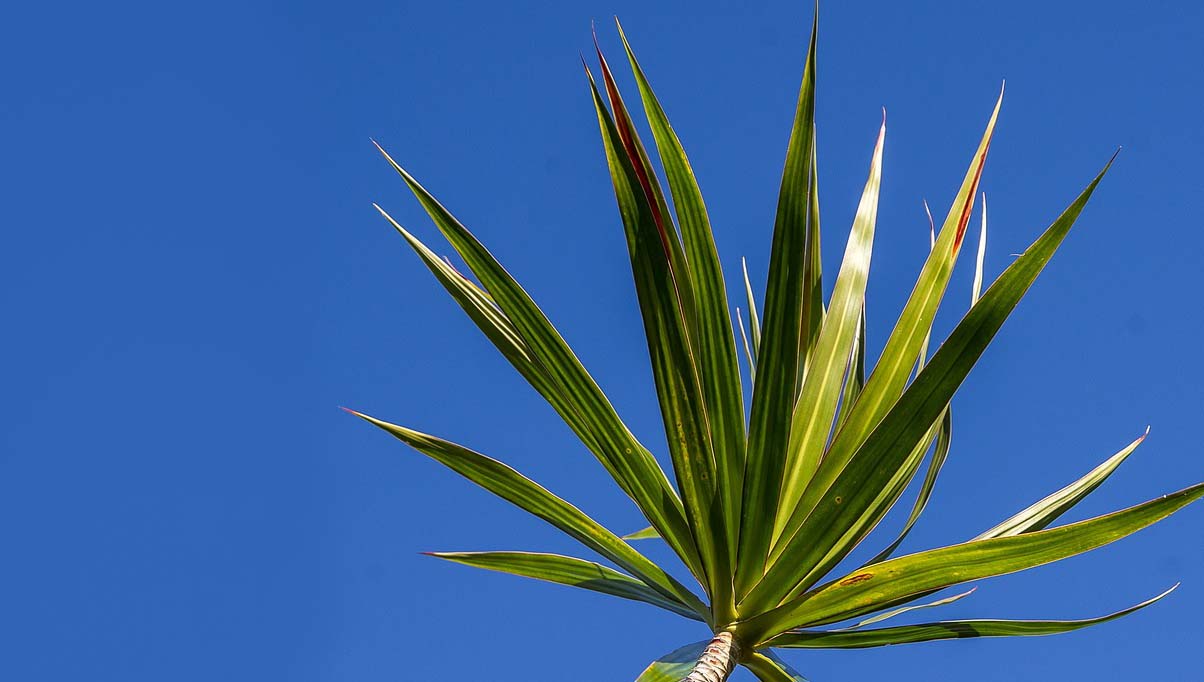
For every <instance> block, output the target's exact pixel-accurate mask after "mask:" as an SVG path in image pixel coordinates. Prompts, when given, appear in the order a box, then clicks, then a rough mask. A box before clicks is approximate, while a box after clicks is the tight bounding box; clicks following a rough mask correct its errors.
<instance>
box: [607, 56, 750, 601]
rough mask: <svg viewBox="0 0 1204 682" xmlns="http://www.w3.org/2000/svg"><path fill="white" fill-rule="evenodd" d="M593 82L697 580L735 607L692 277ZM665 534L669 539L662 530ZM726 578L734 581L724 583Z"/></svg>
mask: <svg viewBox="0 0 1204 682" xmlns="http://www.w3.org/2000/svg"><path fill="white" fill-rule="evenodd" d="M604 66H605V63H604ZM603 73H604V74H608V73H609V71H607V70H604V71H603ZM587 74H588V70H587ZM589 81H590V86H591V90H592V93H593V99H594V108H595V110H596V113H597V115H598V125H599V127H600V128H601V132H602V140H603V146H604V148H605V151H606V160H607V165H608V167H609V169H610V177H611V180H612V183H613V185H614V190H615V198H616V200H617V202H618V205H619V213H620V216H621V217H622V220H623V226H624V232H625V234H626V237H627V245H628V251H629V254H630V256H631V271H632V276H633V277H634V279H635V288H636V295H637V297H638V298H639V302H640V312H641V314H642V315H643V318H644V332H645V336H646V337H647V341H648V354H649V357H650V358H651V361H652V376H653V379H654V383H655V384H656V390H657V397H658V398H659V400H660V407H661V418H662V421H663V423H664V426H665V434H666V438H667V440H668V444H669V455H670V457H671V458H672V460H673V471H674V473H675V474H676V477H677V485H678V489H679V490H680V491H681V494H682V497H683V501H684V502H685V511H686V519H687V522H688V524H689V528H690V531H691V534H692V537H693V539H694V542H695V544H696V546H697V548H698V552H699V557H700V559H701V563H700V565H698V566H697V567H696V572H695V575H697V576H698V577H699V578H700V579H701V581H702V583H703V585H704V586H706V587H707V594H708V595H710V596H711V599H712V603H714V604H715V605H716V606H719V607H723V606H724V605H727V604H730V603H731V601H732V599H731V596H730V593H731V587H730V586H731V579H730V574H731V569H730V561H729V559H728V557H729V556H730V555H728V554H727V547H728V546H727V543H726V542H725V541H724V537H725V536H724V535H723V533H722V529H723V517H722V515H721V514H719V513H717V511H718V510H716V509H715V508H713V502H714V500H715V498H716V494H717V492H718V491H717V488H716V484H715V470H716V465H715V458H714V454H713V452H712V448H711V440H710V430H709V428H708V426H707V424H708V421H707V414H706V405H705V403H704V399H703V395H702V387H701V383H700V378H699V374H698V365H697V364H696V357H695V355H694V353H693V350H692V349H693V346H692V343H691V341H690V329H691V324H690V322H689V321H688V319H687V316H686V314H685V313H684V310H685V309H686V308H687V307H688V306H687V305H686V304H684V303H683V302H682V300H681V299H680V298H679V293H680V292H681V291H682V290H684V289H686V288H688V287H689V286H690V285H689V277H688V274H683V273H681V272H680V271H677V272H675V270H674V267H673V263H672V262H671V258H669V257H668V256H667V254H669V253H670V252H671V249H669V248H667V247H666V246H665V240H664V227H663V226H662V225H661V224H660V222H658V220H657V218H656V215H657V210H656V207H655V205H654V204H653V203H652V202H651V201H650V200H649V197H650V195H651V192H650V191H648V190H646V189H644V190H642V189H640V188H641V185H642V184H643V183H646V182H649V180H648V179H647V177H646V176H644V175H641V174H640V173H638V172H637V171H638V169H639V168H640V164H641V163H642V161H641V159H640V158H638V157H633V156H632V155H633V154H635V153H636V152H635V151H632V150H633V149H638V148H636V147H634V144H635V143H634V142H633V141H632V140H633V139H634V138H633V135H634V128H632V129H630V130H628V132H627V133H626V134H624V133H623V132H622V128H620V127H618V125H617V124H616V122H615V121H614V120H612V119H611V117H610V114H609V112H608V111H607V110H606V105H605V104H604V103H603V101H602V96H601V94H600V93H599V92H598V88H597V87H596V85H595V84H594V80H593V78H592V76H591V77H590V79H589ZM607 88H608V90H611V91H612V93H611V102H612V105H613V106H614V107H615V115H616V116H620V117H621V118H622V119H623V120H624V121H629V118H628V117H627V115H626V112H625V110H624V109H623V108H622V106H621V104H622V100H621V99H619V97H618V93H617V89H615V88H614V86H613V82H612V81H610V79H609V78H608V80H607ZM627 125H628V126H630V123H628V124H627ZM669 227H671V225H670V226H669ZM674 238H676V237H674ZM654 525H655V524H654ZM657 530H658V531H659V530H661V529H660V528H658V529H657ZM661 535H662V536H664V532H663V531H662V532H661ZM725 575H726V576H728V577H727V578H724V577H723V576H725Z"/></svg>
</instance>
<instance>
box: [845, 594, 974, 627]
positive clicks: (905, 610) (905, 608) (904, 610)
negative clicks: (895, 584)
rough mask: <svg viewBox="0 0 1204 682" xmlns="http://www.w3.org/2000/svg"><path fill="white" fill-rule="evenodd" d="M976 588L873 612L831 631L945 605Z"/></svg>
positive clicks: (966, 595) (862, 625) (869, 623)
mask: <svg viewBox="0 0 1204 682" xmlns="http://www.w3.org/2000/svg"><path fill="white" fill-rule="evenodd" d="M977 589H978V588H977V587H971V588H970V589H968V590H966V591H965V592H962V593H961V594H955V595H953V596H951V597H945V598H944V599H938V600H936V601H930V602H927V603H924V604H914V605H912V606H901V607H899V608H897V609H891V610H889V611H883V612H881V613H877V614H874V615H873V616H870V617H869V618H866V619H865V620H862V621H858V622H857V623H856V624H855V625H850V626H849V627H847V628H840V629H839V630H833V632H846V631H849V630H859V629H861V628H863V627H865V626H867V625H873V624H874V623H881V622H882V621H884V620H889V619H891V618H895V617H897V616H902V615H903V614H905V613H911V612H912V611H919V610H921V609H934V608H936V607H938V606H946V605H948V604H952V603H953V602H955V601H960V600H962V599H965V598H966V597H969V596H970V595H972V594H974V590H977Z"/></svg>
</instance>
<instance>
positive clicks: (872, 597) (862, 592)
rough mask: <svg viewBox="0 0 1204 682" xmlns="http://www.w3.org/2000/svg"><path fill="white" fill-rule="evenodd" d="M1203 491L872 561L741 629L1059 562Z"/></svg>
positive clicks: (754, 634) (792, 623)
mask: <svg viewBox="0 0 1204 682" xmlns="http://www.w3.org/2000/svg"><path fill="white" fill-rule="evenodd" d="M983 300H984V301H985V300H986V299H985V298H984V299H983ZM1201 496H1204V483H1200V484H1197V485H1194V486H1191V487H1190V488H1184V489H1183V490H1180V491H1178V492H1175V493H1171V494H1170V495H1165V496H1163V497H1160V498H1157V499H1154V500H1150V501H1149V502H1145V503H1143V504H1139V505H1137V506H1134V507H1130V508H1128V509H1124V510H1121V511H1118V512H1113V513H1111V514H1107V515H1105V516H1099V517H1096V518H1093V519H1088V520H1086V521H1080V522H1078V523H1072V524H1070V525H1066V526H1061V527H1058V528H1052V529H1047V530H1041V531H1036V532H1033V533H1025V534H1023V535H1015V536H1011V537H1003V538H992V539H989V540H972V541H970V542H966V543H963V544H960V545H953V546H951V547H942V548H940V549H934V550H930V551H927V552H920V553H918V554H911V555H908V556H903V557H899V558H898V559H891V560H890V561H886V562H883V563H881V564H875V565H873V566H867V567H865V568H862V569H859V570H858V571H856V572H854V573H853V574H852V575H848V576H845V577H843V578H839V579H837V580H834V581H832V582H830V583H828V584H826V585H824V586H823V587H820V588H818V589H816V590H814V591H812V592H809V593H807V594H805V595H802V596H800V597H796V598H794V599H792V600H790V601H788V602H786V603H785V604H783V605H781V606H780V607H778V608H776V609H774V610H772V611H770V612H768V613H765V614H763V615H761V616H757V617H755V618H753V619H752V620H750V621H748V622H747V623H745V624H744V627H743V628H742V631H741V634H742V635H743V636H744V637H745V638H746V639H747V640H748V641H754V642H763V641H765V640H766V639H769V638H771V637H773V636H775V635H778V634H781V633H783V632H786V631H787V630H791V629H794V628H799V627H814V626H817V625H824V624H827V623H835V622H838V621H842V620H845V619H847V618H855V617H857V616H859V615H862V614H865V613H870V612H872V611H875V610H877V609H879V608H881V607H882V606H883V605H888V604H892V603H897V602H898V600H900V599H905V598H907V597H909V596H911V595H916V594H921V593H925V592H928V591H930V590H936V589H941V588H945V587H950V586H952V585H958V584H960V583H965V582H969V581H971V580H978V579H981V578H989V577H992V576H997V575H1004V574H1007V573H1015V572H1016V571H1023V570H1025V569H1029V568H1033V567H1035V566H1041V565H1044V564H1048V563H1052V562H1054V561H1058V560H1060V559H1065V558H1067V557H1071V556H1075V555H1077V554H1082V553H1083V552H1087V551H1090V550H1092V549H1095V548H1097V547H1102V546H1104V545H1106V544H1109V543H1111V542H1115V541H1116V540H1119V539H1121V538H1123V537H1125V536H1126V535H1130V534H1131V533H1135V532H1137V531H1139V530H1141V529H1142V528H1145V527H1146V526H1149V525H1150V524H1152V523H1155V522H1157V521H1160V520H1162V519H1164V518H1166V517H1167V516H1170V515H1171V514H1173V513H1175V512H1176V511H1178V510H1180V509H1182V508H1183V507H1185V506H1187V505H1188V504H1191V503H1192V502H1194V501H1196V500H1198V499H1199V498H1200V497H1201Z"/></svg>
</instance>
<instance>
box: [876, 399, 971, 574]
mask: <svg viewBox="0 0 1204 682" xmlns="http://www.w3.org/2000/svg"><path fill="white" fill-rule="evenodd" d="M952 440H953V409H952V408H946V409H945V412H944V414H942V415H941V425H940V428H939V429H937V432H936V449H935V450H934V451H933V453H932V459H930V460H929V462H928V472H927V473H926V474H924V482H923V483H921V484H920V493H919V494H918V495H917V496H916V501H915V504H913V505H912V507H911V513H910V514H908V515H907V521H906V523H904V524H903V529H902V530H900V531H899V535H898V536H897V537H896V538H895V539H894V541H893V542H891V543H890V544H889V545H887V546H886V548H885V549H883V550H882V551H881V552H878V554H877V555H875V556H874V558H873V559H870V560H869V561H867V562H865V563H866V565H867V566H868V565H869V564H876V563H879V562H882V561H886V559H887V558H889V557H890V555H892V554H894V553H895V550H896V549H898V548H899V545H901V544H903V540H904V539H906V538H907V535H908V533H910V532H911V529H912V528H913V527H914V526H915V525H916V521H918V520H919V519H920V514H922V513H924V508H925V507H927V506H928V500H929V498H931V497H932V491H933V489H934V488H935V487H936V478H937V476H938V475H939V474H940V473H941V467H943V466H945V460H946V459H948V458H949V444H950V443H951V442H952ZM923 445H924V450H927V449H928V445H929V441H927V440H925V441H924V443H923ZM907 480H908V481H910V480H911V477H910V476H908V477H907Z"/></svg>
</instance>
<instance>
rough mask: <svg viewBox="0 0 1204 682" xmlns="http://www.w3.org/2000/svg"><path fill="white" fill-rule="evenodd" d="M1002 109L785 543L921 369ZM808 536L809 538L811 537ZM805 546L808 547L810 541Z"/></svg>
mask: <svg viewBox="0 0 1204 682" xmlns="http://www.w3.org/2000/svg"><path fill="white" fill-rule="evenodd" d="M1002 103H1003V95H1002V94H1000V99H999V101H998V102H997V103H996V104H995V109H994V111H993V112H992V113H991V118H990V120H989V121H988V122H987V127H986V131H985V132H984V133H983V137H982V140H981V142H980V143H979V146H978V150H977V151H976V152H975V154H974V158H973V159H972V160H971V162H970V167H969V169H968V170H967V171H966V175H965V178H964V179H963V180H962V185H961V189H960V190H959V191H958V194H957V197H956V198H955V199H954V201H953V205H952V206H951V207H950V209H949V215H948V217H947V218H946V219H945V223H944V226H943V227H942V228H941V232H940V236H939V237H938V238H937V241H936V244H935V246H934V248H933V249H932V253H931V254H930V255H929V257H928V260H927V261H926V262H925V263H924V267H923V269H922V270H921V271H920V276H919V279H918V280H917V281H916V285H915V289H913V290H912V293H911V296H910V297H909V298H908V300H907V303H906V305H905V306H904V308H903V312H902V313H901V314H900V316H899V319H898V321H897V322H896V323H895V328H894V329H893V330H892V331H891V334H890V336H889V337H888V338H887V341H886V346H885V347H884V348H883V350H882V354H881V355H880V356H879V358H878V363H877V365H875V367H874V371H873V372H872V373H871V374H870V377H869V379H868V380H867V381H866V384H865V387H864V389H863V390H862V392H861V395H860V397H859V398H858V400H857V403H856V404H855V405H854V406H853V409H852V412H851V413H850V414H849V416H848V418H847V419H846V420H845V421H844V424H843V426H841V428H840V431H838V432H837V433H836V435H835V436H834V438H833V439H832V443H831V445H830V446H829V447H828V450H827V452H826V453H824V457H823V462H822V463H821V465H820V467H819V469H818V470H817V471H816V474H815V476H814V478H813V480H812V481H811V483H810V484H809V485H808V486H807V488H806V490H805V491H804V492H803V495H802V497H801V498H800V500H799V503H798V504H797V505H796V506H795V507H794V509H793V511H792V512H791V516H790V518H789V520H788V521H787V523H786V525H785V529H784V530H783V532H782V533H781V538H782V539H783V541H784V542H791V539H792V538H794V537H795V535H796V534H797V533H798V530H799V527H800V526H802V524H803V521H804V520H805V519H806V518H807V516H808V515H809V514H810V513H811V511H812V510H813V509H814V508H815V505H816V504H818V503H819V501H820V498H821V497H823V495H824V494H825V492H826V491H827V489H828V488H829V487H830V486H831V484H832V481H833V480H835V478H836V477H837V476H838V475H839V474H840V472H841V470H843V469H844V467H845V466H846V465H847V464H848V461H849V458H850V457H852V456H853V454H854V453H855V452H856V451H857V449H858V448H859V447H860V446H861V445H862V444H863V443H864V442H865V440H866V439H867V438H868V437H869V435H870V434H871V433H872V432H873V430H874V429H875V428H876V426H877V425H878V423H879V422H880V421H881V420H882V419H883V418H884V415H885V414H886V412H887V411H888V410H890V409H891V407H892V406H893V405H894V404H895V402H896V401H897V400H898V398H899V396H900V395H901V394H902V392H903V389H904V388H905V386H906V385H907V380H908V378H909V377H910V375H911V369H912V367H914V366H915V361H916V357H917V356H918V355H919V352H920V348H921V346H922V345H923V343H924V339H926V338H927V337H928V334H929V331H930V330H931V328H932V320H933V318H934V317H935V315H936V310H937V308H938V306H939V305H940V302H941V298H942V297H943V296H944V292H945V288H946V286H947V285H948V283H949V276H950V274H951V273H952V271H953V265H954V263H955V262H956V260H957V255H958V253H959V252H960V247H961V242H962V236H963V235H964V233H965V228H966V225H967V224H968V222H969V220H970V212H971V210H972V209H973V201H974V194H975V192H976V190H977V188H978V184H979V180H980V179H981V177H982V170H983V165H984V164H985V163H986V156H987V150H988V148H989V147H990V144H991V137H992V135H993V134H994V130H995V121H996V120H997V118H998V116H999V107H1000V105H1001V104H1002ZM929 423H931V421H928V422H925V423H924V428H927V425H928V424H929ZM803 535H804V536H805V535H806V533H804V534H803ZM802 542H804V543H805V542H807V540H806V538H805V537H804V538H803V539H802ZM783 549H784V545H783V542H779V543H778V544H777V546H776V547H775V548H774V560H775V561H776V560H777V557H780V556H781V552H782V550H783Z"/></svg>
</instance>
